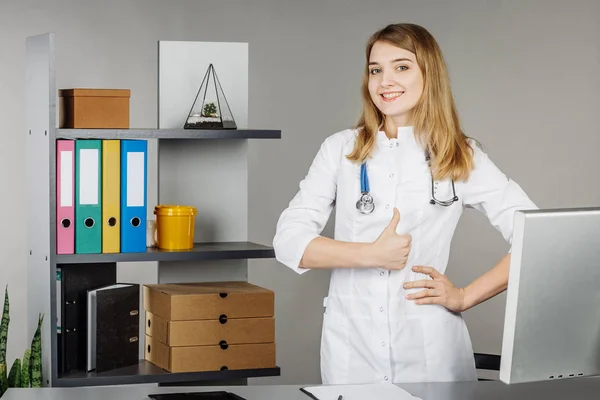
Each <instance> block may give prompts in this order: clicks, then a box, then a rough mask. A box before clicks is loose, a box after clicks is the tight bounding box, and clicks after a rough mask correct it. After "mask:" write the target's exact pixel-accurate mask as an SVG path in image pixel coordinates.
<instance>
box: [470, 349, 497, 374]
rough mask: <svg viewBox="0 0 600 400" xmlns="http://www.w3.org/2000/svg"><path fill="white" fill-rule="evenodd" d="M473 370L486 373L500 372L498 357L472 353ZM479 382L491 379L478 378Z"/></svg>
mask: <svg viewBox="0 0 600 400" xmlns="http://www.w3.org/2000/svg"><path fill="white" fill-rule="evenodd" d="M474 357H475V369H478V370H487V371H500V356H499V355H496V354H484V353H474ZM478 380H480V381H491V380H492V379H484V378H478Z"/></svg>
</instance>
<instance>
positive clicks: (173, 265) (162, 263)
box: [25, 34, 281, 387]
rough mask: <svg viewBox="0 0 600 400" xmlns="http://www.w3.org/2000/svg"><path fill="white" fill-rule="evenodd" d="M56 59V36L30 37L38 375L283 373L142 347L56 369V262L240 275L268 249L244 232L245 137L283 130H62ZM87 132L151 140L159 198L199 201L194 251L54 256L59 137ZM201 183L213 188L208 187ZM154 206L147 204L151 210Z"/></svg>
mask: <svg viewBox="0 0 600 400" xmlns="http://www.w3.org/2000/svg"><path fill="white" fill-rule="evenodd" d="M54 57H55V52H54V35H53V34H44V35H38V36H34V37H29V38H27V42H26V64H27V67H26V68H27V70H26V77H27V79H26V112H27V130H26V132H25V134H26V135H27V210H28V213H27V215H26V220H27V276H28V278H27V290H28V292H27V294H28V305H27V320H28V332H27V335H28V337H30V338H31V337H32V336H33V333H34V330H35V328H36V323H37V318H38V315H39V314H40V313H42V314H44V315H45V318H44V324H43V329H42V349H43V354H42V366H43V377H44V381H45V382H44V383H45V384H46V385H47V386H55V387H61V386H62V387H73V386H95V385H124V384H138V383H165V384H166V383H168V384H174V383H178V382H181V383H187V382H203V381H211V382H215V381H221V380H231V379H244V378H251V377H264V376H277V375H279V373H280V371H279V368H278V367H276V368H269V369H259V370H224V371H211V372H197V373H169V372H167V371H164V370H162V369H160V368H158V367H156V366H154V365H153V364H151V363H149V362H147V361H145V360H144V359H143V354H141V356H140V361H139V364H138V365H135V366H132V367H126V368H121V369H118V370H114V371H109V372H105V373H100V374H96V373H85V372H76V373H65V374H62V373H60V370H59V365H58V340H57V336H58V334H57V333H56V332H57V321H56V320H57V298H56V296H57V288H56V271H57V267H61V266H62V265H67V264H70V265H73V264H77V265H79V266H81V268H94V266H95V265H98V263H129V262H142V263H145V262H149V263H155V264H156V265H157V280H156V282H147V283H169V282H176V281H177V282H182V281H206V280H245V279H247V260H248V259H253V258H254V259H256V258H272V257H274V251H273V249H272V248H271V247H269V246H265V245H262V244H258V243H252V242H249V241H248V240H247V220H248V209H247V197H246V193H247V155H246V152H247V140H249V139H278V138H280V137H281V131H279V130H250V129H238V130H203V131H199V130H184V129H126V130H123V129H121V130H119V129H114V130H113V129H58V128H57V95H58V88H57V83H56V73H55V58H54ZM86 138H94V139H147V140H149V141H155V142H156V145H157V149H158V177H157V180H158V181H157V182H156V183H157V188H158V199H159V201H158V202H157V204H173V203H179V204H188V205H193V206H195V207H196V208H197V209H198V212H199V214H198V216H197V219H196V230H195V240H196V242H197V243H196V244H195V246H194V248H193V249H192V250H189V251H163V250H159V249H155V248H148V249H147V251H146V252H143V253H117V254H71V255H57V254H56V234H55V229H56V228H55V226H56V215H55V214H56V196H55V195H56V140H58V139H86ZM149 177H150V176H149ZM207 187H209V188H211V190H210V191H207V190H206V188H207ZM46 200H47V201H48V203H46ZM153 206H154V204H152V203H150V202H148V210H149V213H148V214H149V215H150V214H151V210H152V209H153ZM214 263H218V265H214ZM152 265H153V266H154V264H152ZM149 268H151V267H149ZM140 312H141V313H143V312H144V311H143V304H140ZM143 328H144V327H143V326H141V329H143ZM140 338H143V335H142V336H140Z"/></svg>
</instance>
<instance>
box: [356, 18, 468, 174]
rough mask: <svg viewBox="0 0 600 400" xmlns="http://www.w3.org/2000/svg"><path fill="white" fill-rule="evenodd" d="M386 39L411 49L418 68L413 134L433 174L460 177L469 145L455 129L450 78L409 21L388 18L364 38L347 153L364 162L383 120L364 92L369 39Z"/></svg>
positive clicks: (430, 42)
mask: <svg viewBox="0 0 600 400" xmlns="http://www.w3.org/2000/svg"><path fill="white" fill-rule="evenodd" d="M377 42H387V43H390V44H392V45H395V46H398V47H400V48H402V49H405V50H407V51H410V52H412V53H414V54H415V56H416V61H417V64H418V65H419V67H420V69H421V71H422V74H423V94H422V95H421V98H420V99H419V101H418V103H417V105H416V106H415V108H414V109H413V110H412V112H411V118H410V120H411V124H412V126H413V127H414V133H415V136H416V138H417V140H418V141H419V142H420V143H421V144H423V145H425V146H426V148H428V149H429V152H430V154H431V166H432V171H433V174H434V178H435V179H436V180H441V179H444V178H447V177H451V178H452V179H454V180H466V179H467V178H468V177H469V173H470V171H471V169H472V167H473V152H472V151H473V149H472V148H471V147H470V145H469V143H468V141H467V139H468V138H467V136H465V135H464V133H463V132H462V130H461V127H460V122H459V118H458V113H457V111H456V105H455V103H454V99H453V96H452V91H451V89H450V79H449V77H448V71H447V68H446V64H445V61H444V58H443V56H442V52H441V50H440V48H439V46H438V44H437V42H436V40H435V39H434V38H433V36H432V35H431V34H430V33H429V32H428V31H427V30H426V29H425V28H423V27H421V26H419V25H414V24H394V25H388V26H387V27H385V28H383V29H381V30H380V31H378V32H375V33H374V34H373V35H372V36H371V38H370V39H369V41H368V43H367V48H366V56H367V60H366V67H365V73H364V76H363V82H362V98H363V110H362V114H361V116H360V119H359V120H358V122H357V124H356V128H357V129H358V131H359V134H358V137H357V140H356V144H355V147H354V149H353V151H352V153H350V154H349V155H348V156H347V157H348V159H349V160H352V161H356V162H364V161H365V160H366V159H367V158H368V157H369V156H370V154H371V152H372V151H373V148H374V146H375V142H376V138H377V132H378V130H379V129H380V127H381V126H382V124H383V123H384V121H385V115H383V114H382V113H381V112H380V111H379V109H378V108H377V107H376V106H375V104H374V103H373V101H372V99H371V96H370V94H369V88H368V83H369V68H368V67H369V66H368V63H369V57H370V54H371V49H372V48H373V45H374V44H375V43H377Z"/></svg>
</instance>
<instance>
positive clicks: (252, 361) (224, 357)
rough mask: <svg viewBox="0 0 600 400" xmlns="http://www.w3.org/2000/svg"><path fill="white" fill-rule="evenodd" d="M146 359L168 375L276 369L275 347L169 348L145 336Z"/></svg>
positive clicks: (263, 344)
mask: <svg viewBox="0 0 600 400" xmlns="http://www.w3.org/2000/svg"><path fill="white" fill-rule="evenodd" d="M145 358H146V360H148V361H149V362H151V363H152V364H154V365H156V366H158V367H159V368H162V369H165V370H167V371H169V372H204V371H223V370H240V369H260V368H275V367H276V357H275V343H255V344H240V345H235V344H234V345H226V344H223V345H222V346H219V345H217V346H183V347H169V346H167V345H166V344H164V343H161V342H159V341H157V340H154V339H153V338H152V337H150V336H148V335H146V346H145Z"/></svg>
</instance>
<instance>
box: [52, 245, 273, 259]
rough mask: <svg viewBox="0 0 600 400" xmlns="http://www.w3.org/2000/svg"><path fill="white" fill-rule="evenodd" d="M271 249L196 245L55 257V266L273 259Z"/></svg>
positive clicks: (252, 246) (261, 246)
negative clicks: (133, 251) (140, 251)
mask: <svg viewBox="0 0 600 400" xmlns="http://www.w3.org/2000/svg"><path fill="white" fill-rule="evenodd" d="M273 257H275V252H274V250H273V248H272V247H268V246H263V245H261V244H257V243H252V242H212V243H196V244H195V245H194V248H193V249H191V250H161V249H157V248H148V250H147V251H146V252H144V253H109V254H57V255H55V261H56V263H57V264H85V263H99V262H135V261H204V260H236V259H251V258H273Z"/></svg>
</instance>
